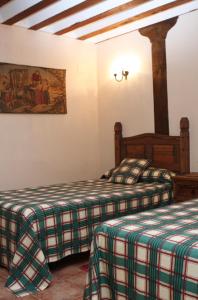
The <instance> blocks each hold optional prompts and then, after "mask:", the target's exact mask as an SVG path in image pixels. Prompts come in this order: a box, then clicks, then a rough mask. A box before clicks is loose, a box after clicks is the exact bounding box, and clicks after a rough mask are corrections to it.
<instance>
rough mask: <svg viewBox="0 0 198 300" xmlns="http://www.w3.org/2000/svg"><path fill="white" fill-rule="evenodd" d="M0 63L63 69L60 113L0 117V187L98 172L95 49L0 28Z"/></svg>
mask: <svg viewBox="0 0 198 300" xmlns="http://www.w3.org/2000/svg"><path fill="white" fill-rule="evenodd" d="M0 36H1V43H0V61H1V62H9V63H16V64H26V65H34V66H43V67H52V68H65V69H66V70H67V79H66V92H67V110H68V114H66V115H36V114H35V115H27V114H19V115H17V114H0V141H1V146H0V149H1V150H0V189H9V188H18V187H26V186H36V185H41V184H51V183H58V182H65V181H72V180H79V179H86V178H94V177H96V176H97V174H98V172H97V170H98V163H99V161H98V157H99V156H98V153H99V147H98V123H97V74H96V68H97V66H96V62H97V60H96V47H95V46H94V45H89V44H86V43H83V42H80V41H76V40H72V39H68V38H64V39H63V38H61V37H58V36H52V35H50V34H46V33H42V32H33V31H28V30H25V29H22V28H17V27H13V26H12V27H8V26H5V25H1V26H0Z"/></svg>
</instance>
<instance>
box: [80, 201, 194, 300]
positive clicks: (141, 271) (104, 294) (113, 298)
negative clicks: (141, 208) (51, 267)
mask: <svg viewBox="0 0 198 300" xmlns="http://www.w3.org/2000/svg"><path fill="white" fill-rule="evenodd" d="M88 299H89V300H104V299H105V300H127V299H128V300H132V299H133V300H143V299H144V300H146V299H147V300H151V299H153V300H154V299H160V300H171V299H175V300H195V299H198V199H196V200H192V201H189V202H183V203H179V204H177V205H175V204H174V205H170V206H166V207H163V208H157V209H155V210H149V211H145V212H141V213H138V214H135V215H129V216H125V217H122V218H118V219H114V220H109V221H107V222H105V223H103V224H102V225H101V226H99V227H98V228H97V229H96V231H95V233H94V237H93V242H92V250H91V257H90V262H89V272H88V276H87V280H86V288H85V293H84V300H88Z"/></svg>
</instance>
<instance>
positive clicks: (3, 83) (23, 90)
mask: <svg viewBox="0 0 198 300" xmlns="http://www.w3.org/2000/svg"><path fill="white" fill-rule="evenodd" d="M0 113H12V114H24V113H25V114H66V113H67V98H66V69H55V68H48V67H40V66H32V65H31V66H29V65H23V64H13V63H7V62H0Z"/></svg>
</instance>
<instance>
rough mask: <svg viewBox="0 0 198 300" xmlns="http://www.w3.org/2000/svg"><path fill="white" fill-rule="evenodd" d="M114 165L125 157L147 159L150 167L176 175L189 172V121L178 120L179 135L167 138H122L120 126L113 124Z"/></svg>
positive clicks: (161, 136)
mask: <svg viewBox="0 0 198 300" xmlns="http://www.w3.org/2000/svg"><path fill="white" fill-rule="evenodd" d="M114 130H115V165H116V166H118V165H119V164H120V162H121V160H122V159H123V158H125V157H128V158H129V157H131V158H147V159H151V160H152V166H155V167H159V168H166V169H169V170H172V171H174V172H176V173H181V174H183V173H188V172H190V155H189V121H188V118H181V120H180V135H178V136H169V135H161V134H155V133H144V134H140V135H136V136H131V137H122V124H121V123H120V122H116V123H115V127H114Z"/></svg>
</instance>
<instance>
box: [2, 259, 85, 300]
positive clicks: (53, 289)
mask: <svg viewBox="0 0 198 300" xmlns="http://www.w3.org/2000/svg"><path fill="white" fill-rule="evenodd" d="M88 260H89V253H82V254H77V255H72V256H70V257H66V258H64V259H62V260H61V261H58V262H56V263H53V264H50V269H51V272H52V274H53V280H52V282H51V284H50V286H49V287H48V288H47V289H46V290H44V291H42V292H39V293H37V294H34V295H31V296H25V297H18V298H17V297H15V296H14V295H13V294H12V293H11V292H10V291H9V290H8V289H7V288H5V287H4V285H5V282H6V278H7V276H8V271H7V270H6V269H4V268H1V267H0V300H16V299H23V300H82V299H83V291H84V284H85V278H86V266H85V267H83V266H84V265H86V264H87V263H88Z"/></svg>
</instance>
